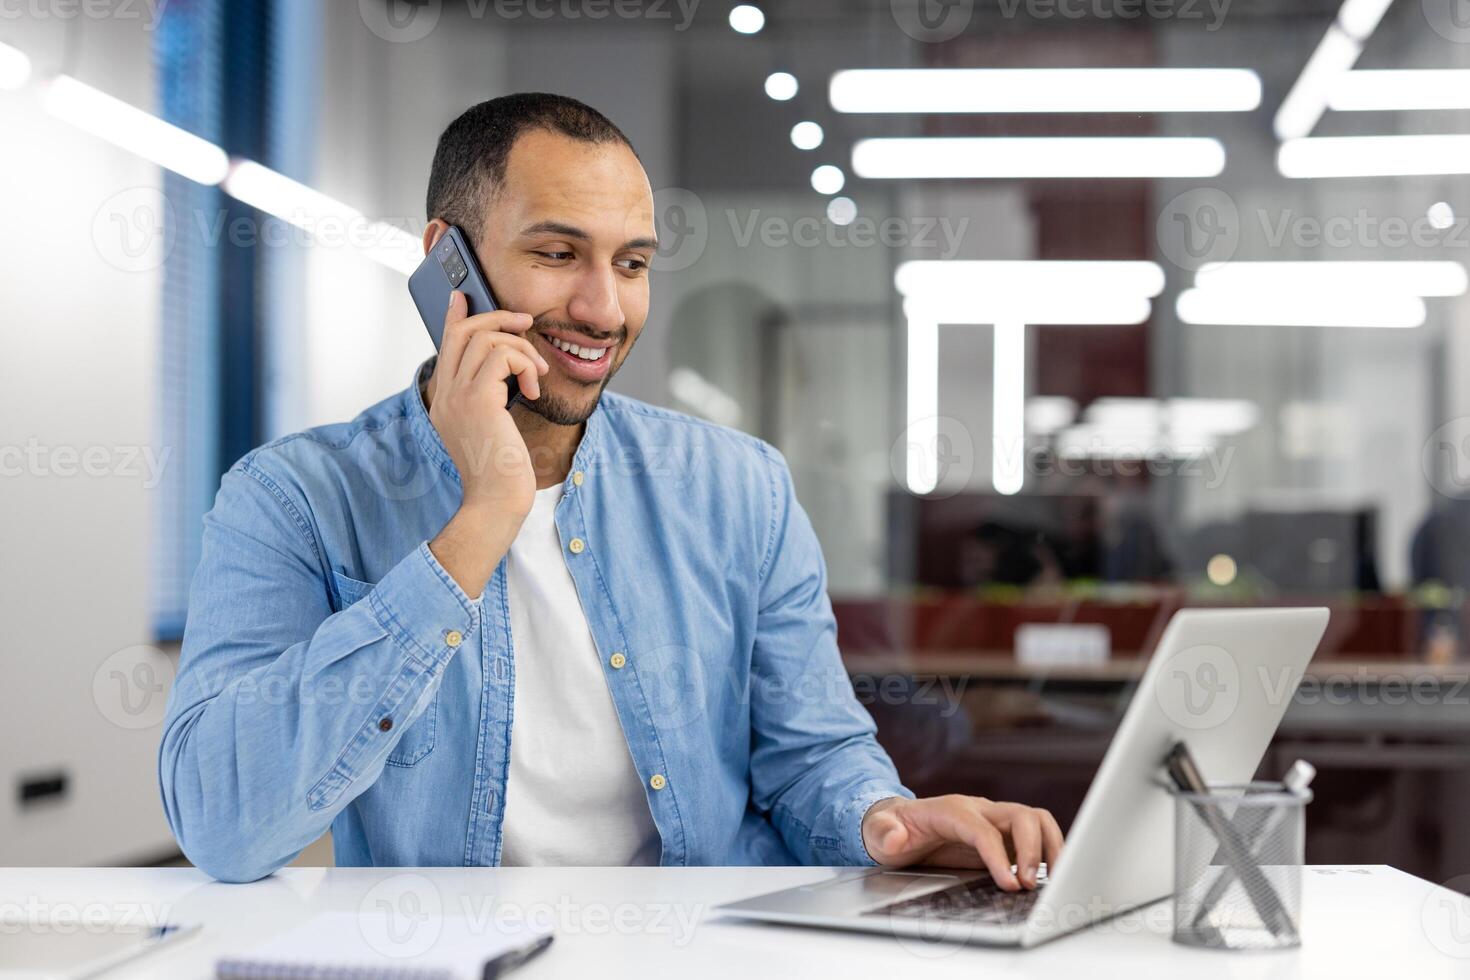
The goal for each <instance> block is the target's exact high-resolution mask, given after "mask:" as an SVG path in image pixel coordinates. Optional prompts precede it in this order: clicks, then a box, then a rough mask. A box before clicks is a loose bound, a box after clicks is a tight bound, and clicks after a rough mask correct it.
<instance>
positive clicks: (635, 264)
mask: <svg viewBox="0 0 1470 980" xmlns="http://www.w3.org/2000/svg"><path fill="white" fill-rule="evenodd" d="M622 265H623V266H624V267H625V268H627V269H630V270H632V271H633V272H642V271H643V270H644V269H646V268H648V262H647V260H645V259H623V260H622Z"/></svg>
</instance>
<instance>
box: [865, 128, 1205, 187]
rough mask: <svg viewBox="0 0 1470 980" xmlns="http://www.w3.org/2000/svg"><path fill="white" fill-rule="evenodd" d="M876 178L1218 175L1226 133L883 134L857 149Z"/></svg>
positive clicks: (868, 174)
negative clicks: (1219, 135) (1221, 138)
mask: <svg viewBox="0 0 1470 980" xmlns="http://www.w3.org/2000/svg"><path fill="white" fill-rule="evenodd" d="M852 169H853V172H854V173H856V174H857V175H858V176H859V177H865V178H868V179H926V178H929V179H951V180H963V179H1036V178H1065V177H1071V178H1120V177H1134V178H1143V177H1214V176H1217V175H1218V174H1219V173H1220V172H1221V171H1223V170H1224V169H1225V147H1224V145H1223V144H1221V143H1220V141H1219V140H1215V139H1207V138H1202V137H1170V136H1092V137H1065V136H1054V137H1053V136H1039V137H1021V136H979V137H963V136H957V137H930V138H922V137H920V138H907V137H905V138H879V139H865V140H859V141H858V142H857V144H856V145H854V146H853V148H852Z"/></svg>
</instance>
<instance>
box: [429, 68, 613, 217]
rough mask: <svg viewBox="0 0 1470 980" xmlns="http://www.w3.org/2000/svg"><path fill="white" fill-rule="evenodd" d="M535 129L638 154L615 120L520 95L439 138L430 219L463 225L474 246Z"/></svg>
mask: <svg viewBox="0 0 1470 980" xmlns="http://www.w3.org/2000/svg"><path fill="white" fill-rule="evenodd" d="M533 129H544V130H548V131H550V132H553V133H561V134H562V135H563V136H570V137H571V138H572V139H576V140H582V141H583V142H586V143H621V144H623V145H624V146H626V147H627V148H628V149H629V150H633V144H632V143H631V142H630V141H629V140H628V137H626V136H624V135H623V131H622V130H620V129H618V127H617V126H615V125H613V123H612V121H611V120H610V119H608V118H607V117H606V116H604V115H603V114H602V113H600V112H598V111H597V110H596V109H594V108H592V107H591V106H589V105H587V104H586V103H583V102H578V101H577V100H576V99H573V98H568V97H567V96H565V95H552V94H549V93H547V92H518V93H516V94H515V95H503V96H501V97H500V98H498V99H490V100H488V101H486V102H481V103H480V104H479V105H477V106H473V107H471V108H469V109H466V110H465V111H464V112H463V113H461V114H460V116H459V118H458V119H456V120H454V122H452V123H450V124H449V126H448V128H447V129H445V130H444V133H443V135H441V136H440V137H439V146H438V148H437V149H436V150H435V151H434V165H433V167H432V168H431V169H430V171H429V194H428V200H427V202H426V207H427V210H428V217H429V219H430V220H432V219H434V218H443V219H444V220H445V221H447V222H449V223H450V224H452V225H458V226H459V229H460V230H461V231H463V232H464V233H465V235H466V236H467V237H468V238H469V239H470V241H471V242H473V241H474V240H475V238H476V237H477V236H478V234H479V231H480V227H481V220H482V218H483V217H484V215H483V211H482V206H483V205H484V203H485V202H486V201H487V200H489V198H490V196H491V195H493V194H494V193H495V190H496V187H497V186H498V185H499V184H500V183H502V182H503V181H504V180H505V166H506V161H507V160H508V159H509V158H510V150H511V147H512V146H514V145H515V142H516V140H517V139H519V138H520V137H521V135H522V134H524V133H526V132H528V131H530V130H533ZM633 155H634V156H637V151H636V150H634V151H633Z"/></svg>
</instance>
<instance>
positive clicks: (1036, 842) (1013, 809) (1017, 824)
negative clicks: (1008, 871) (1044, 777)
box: [1007, 804, 1041, 888]
mask: <svg viewBox="0 0 1470 980" xmlns="http://www.w3.org/2000/svg"><path fill="white" fill-rule="evenodd" d="M1007 814H1008V821H1009V826H1008V827H1007V829H1008V830H1009V831H1010V835H1011V845H1012V846H1013V847H1014V849H1015V852H1016V869H1017V871H1018V873H1019V875H1020V878H1021V884H1023V885H1025V886H1026V887H1027V888H1032V887H1035V885H1036V868H1037V866H1038V865H1039V864H1040V863H1041V815H1040V814H1038V813H1037V812H1036V811H1035V810H1033V809H1031V808H1030V807H1028V806H1020V805H1017V804H1012V805H1011V806H1009V807H1008V808H1007Z"/></svg>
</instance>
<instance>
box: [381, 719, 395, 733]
mask: <svg viewBox="0 0 1470 980" xmlns="http://www.w3.org/2000/svg"><path fill="white" fill-rule="evenodd" d="M392 730H393V719H392V718H384V719H382V720H381V721H379V722H378V731H380V732H390V731H392Z"/></svg>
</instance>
